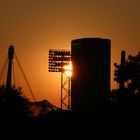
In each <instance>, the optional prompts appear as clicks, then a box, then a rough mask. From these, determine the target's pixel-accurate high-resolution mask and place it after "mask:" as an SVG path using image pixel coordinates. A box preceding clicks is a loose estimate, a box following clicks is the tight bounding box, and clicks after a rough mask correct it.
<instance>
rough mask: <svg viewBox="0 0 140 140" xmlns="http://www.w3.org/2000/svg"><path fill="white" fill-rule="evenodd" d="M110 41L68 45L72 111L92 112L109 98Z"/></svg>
mask: <svg viewBox="0 0 140 140" xmlns="http://www.w3.org/2000/svg"><path fill="white" fill-rule="evenodd" d="M110 56H111V40H109V39H102V38H80V39H74V40H72V41H71V59H72V65H73V76H72V79H71V109H72V111H93V110H94V109H96V108H97V107H98V106H99V105H100V103H101V102H102V101H103V99H105V98H106V97H108V96H109V95H110Z"/></svg>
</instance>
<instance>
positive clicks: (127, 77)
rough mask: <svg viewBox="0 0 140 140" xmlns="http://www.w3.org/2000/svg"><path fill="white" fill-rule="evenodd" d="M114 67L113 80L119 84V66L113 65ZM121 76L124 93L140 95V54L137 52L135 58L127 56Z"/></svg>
mask: <svg viewBox="0 0 140 140" xmlns="http://www.w3.org/2000/svg"><path fill="white" fill-rule="evenodd" d="M114 66H115V72H114V76H115V78H114V80H115V81H116V82H117V83H120V80H121V65H120V64H117V63H114ZM123 74H124V75H123V76H124V77H123V78H124V82H125V91H126V92H129V93H132V94H135V95H140V52H138V54H137V55H136V56H133V55H129V56H128V58H127V60H126V62H125V65H124V72H123Z"/></svg>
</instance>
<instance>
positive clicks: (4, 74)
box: [0, 56, 8, 82]
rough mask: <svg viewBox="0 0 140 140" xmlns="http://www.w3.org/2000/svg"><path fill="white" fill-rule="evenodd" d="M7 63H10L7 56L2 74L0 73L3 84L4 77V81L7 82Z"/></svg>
mask: <svg viewBox="0 0 140 140" xmlns="http://www.w3.org/2000/svg"><path fill="white" fill-rule="evenodd" d="M7 63H8V56H6V58H5V60H4V64H3V66H2V69H1V72H0V82H2V78H3V77H4V79H3V80H4V82H5V77H6V68H7Z"/></svg>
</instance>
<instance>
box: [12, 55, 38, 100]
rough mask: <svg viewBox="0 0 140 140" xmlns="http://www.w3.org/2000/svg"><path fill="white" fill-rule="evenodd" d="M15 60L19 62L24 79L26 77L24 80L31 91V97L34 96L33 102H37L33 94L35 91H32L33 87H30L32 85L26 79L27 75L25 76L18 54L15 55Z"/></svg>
mask: <svg viewBox="0 0 140 140" xmlns="http://www.w3.org/2000/svg"><path fill="white" fill-rule="evenodd" d="M15 59H16V61H17V64H18V66H19V68H20V71H21V73H22V75H23V77H24V80H25V82H26V84H27V86H28V88H29V91H30V93H31V95H32V97H33V100H34V101H35V102H36V99H35V96H34V94H33V91H32V89H31V87H30V84H29V82H28V80H27V78H26V75H25V73H24V71H23V68H22V66H21V64H20V62H19V60H18V58H17V55H16V53H15Z"/></svg>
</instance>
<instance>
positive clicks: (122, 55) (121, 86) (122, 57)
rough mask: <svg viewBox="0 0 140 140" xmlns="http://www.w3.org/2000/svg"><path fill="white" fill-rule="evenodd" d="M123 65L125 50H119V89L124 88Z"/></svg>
mask: <svg viewBox="0 0 140 140" xmlns="http://www.w3.org/2000/svg"><path fill="white" fill-rule="evenodd" d="M124 66H125V51H122V52H121V75H120V85H119V86H120V91H121V92H123V90H124Z"/></svg>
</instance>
